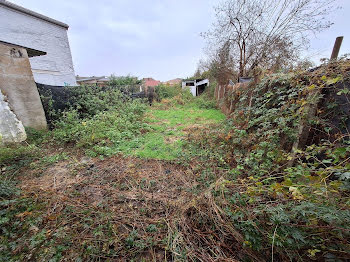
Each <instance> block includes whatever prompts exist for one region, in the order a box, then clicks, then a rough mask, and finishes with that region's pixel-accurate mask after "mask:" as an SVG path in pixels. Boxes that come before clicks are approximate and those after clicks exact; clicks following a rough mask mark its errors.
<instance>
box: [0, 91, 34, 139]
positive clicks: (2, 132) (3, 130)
mask: <svg viewBox="0 0 350 262" xmlns="http://www.w3.org/2000/svg"><path fill="white" fill-rule="evenodd" d="M26 139H27V135H26V131H25V130H24V127H23V125H22V122H21V121H19V120H18V119H17V116H16V115H15V114H14V113H13V112H12V111H11V109H10V107H9V106H8V103H7V102H6V98H5V97H4V96H3V94H2V93H1V90H0V145H3V144H8V143H16V142H22V141H24V140H26Z"/></svg>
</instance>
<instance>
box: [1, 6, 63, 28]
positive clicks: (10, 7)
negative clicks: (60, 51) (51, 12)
mask: <svg viewBox="0 0 350 262" xmlns="http://www.w3.org/2000/svg"><path fill="white" fill-rule="evenodd" d="M0 6H4V7H7V8H9V9H12V10H14V11H17V12H20V13H23V14H26V15H30V16H33V17H36V18H39V19H41V20H44V21H46V22H49V23H52V24H55V25H58V26H62V27H64V28H66V29H68V28H69V26H68V25H67V24H65V23H62V22H60V21H57V20H55V19H52V18H50V17H47V16H45V15H42V14H39V13H36V12H34V11H32V10H29V9H27V8H24V7H22V6H19V5H16V4H13V3H11V2H8V1H6V0H0Z"/></svg>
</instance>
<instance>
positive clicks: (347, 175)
mask: <svg viewBox="0 0 350 262" xmlns="http://www.w3.org/2000/svg"><path fill="white" fill-rule="evenodd" d="M339 179H340V180H343V181H344V180H348V179H350V172H345V173H343V174H341V175H340V177H339Z"/></svg>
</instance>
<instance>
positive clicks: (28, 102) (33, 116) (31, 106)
mask: <svg viewBox="0 0 350 262" xmlns="http://www.w3.org/2000/svg"><path fill="white" fill-rule="evenodd" d="M0 90H1V92H2V94H3V95H4V96H6V99H7V101H8V104H9V106H10V108H11V109H12V111H13V112H14V113H15V114H16V116H17V118H18V119H19V120H20V121H21V122H22V123H23V125H24V126H25V127H32V128H35V129H45V128H46V118H45V112H44V109H43V106H42V104H41V100H40V96H39V92H38V89H37V87H36V84H35V82H34V78H33V74H32V71H31V68H30V63H29V59H28V54H27V50H26V49H24V48H19V47H14V46H11V45H5V44H1V43H0Z"/></svg>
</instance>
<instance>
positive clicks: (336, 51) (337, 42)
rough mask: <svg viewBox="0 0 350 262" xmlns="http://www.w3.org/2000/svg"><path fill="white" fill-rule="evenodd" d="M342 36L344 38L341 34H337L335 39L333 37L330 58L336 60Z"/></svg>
mask: <svg viewBox="0 0 350 262" xmlns="http://www.w3.org/2000/svg"><path fill="white" fill-rule="evenodd" d="M343 38H344V37H343V36H338V37H337V39H335V43H334V47H333V52H332V56H331V60H336V59H337V58H338V55H339V50H340V47H341V44H342V42H343Z"/></svg>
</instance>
